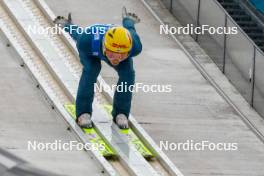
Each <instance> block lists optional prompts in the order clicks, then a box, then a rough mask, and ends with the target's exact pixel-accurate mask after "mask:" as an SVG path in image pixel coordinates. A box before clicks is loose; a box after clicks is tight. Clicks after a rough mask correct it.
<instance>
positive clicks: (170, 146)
mask: <svg viewBox="0 0 264 176" xmlns="http://www.w3.org/2000/svg"><path fill="white" fill-rule="evenodd" d="M160 149H161V150H170V151H176V150H177V151H182V150H183V151H205V150H209V151H236V150H238V143H225V142H219V143H214V142H210V141H199V142H194V141H193V140H187V141H185V142H178V143H175V142H169V141H160Z"/></svg>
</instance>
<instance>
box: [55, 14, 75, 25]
mask: <svg viewBox="0 0 264 176" xmlns="http://www.w3.org/2000/svg"><path fill="white" fill-rule="evenodd" d="M53 23H55V24H57V25H59V26H60V27H62V28H63V27H65V25H66V24H69V23H72V17H71V13H69V14H68V19H67V18H65V17H63V16H57V17H56V18H55V20H54V21H53Z"/></svg>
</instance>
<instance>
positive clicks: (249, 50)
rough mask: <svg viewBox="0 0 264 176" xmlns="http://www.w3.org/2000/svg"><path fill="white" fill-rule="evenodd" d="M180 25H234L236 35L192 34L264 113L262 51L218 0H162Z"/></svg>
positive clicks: (234, 83) (249, 100)
mask: <svg viewBox="0 0 264 176" xmlns="http://www.w3.org/2000/svg"><path fill="white" fill-rule="evenodd" d="M162 2H163V3H164V5H165V6H166V7H167V8H168V9H169V10H170V12H171V13H172V14H173V15H174V16H175V17H176V18H177V19H178V21H179V22H180V23H181V24H182V25H187V24H194V26H201V25H204V24H206V25H209V26H212V27H219V26H221V27H226V28H228V27H237V31H238V33H237V34H231V35H229V34H228V35H227V34H209V33H207V34H204V35H191V36H192V37H193V38H194V39H195V40H196V41H197V42H198V43H199V44H200V45H201V47H202V48H203V49H204V50H205V51H206V52H207V54H208V55H209V56H210V57H211V58H212V59H213V61H214V62H215V63H216V65H217V66H218V67H219V68H220V70H221V71H222V72H223V73H224V74H225V75H226V76H227V78H228V79H229V80H230V81H231V82H232V83H233V85H234V86H235V87H236V88H237V89H238V91H239V92H240V93H241V94H242V96H243V97H244V98H245V99H246V100H247V101H248V102H249V103H250V105H251V106H252V107H254V108H255V109H256V111H257V112H258V113H259V114H261V115H262V116H264V77H262V75H264V74H263V73H264V71H262V70H264V53H263V51H262V50H261V49H260V48H259V47H258V46H257V45H256V44H255V42H254V41H252V39H251V38H249V36H248V35H247V34H246V33H245V32H244V31H243V30H242V29H241V28H240V26H239V25H238V24H237V23H236V22H235V21H234V20H233V18H232V17H231V16H230V15H229V14H228V13H227V12H226V11H225V9H224V8H223V7H222V6H221V4H220V3H219V2H218V1H217V0H162Z"/></svg>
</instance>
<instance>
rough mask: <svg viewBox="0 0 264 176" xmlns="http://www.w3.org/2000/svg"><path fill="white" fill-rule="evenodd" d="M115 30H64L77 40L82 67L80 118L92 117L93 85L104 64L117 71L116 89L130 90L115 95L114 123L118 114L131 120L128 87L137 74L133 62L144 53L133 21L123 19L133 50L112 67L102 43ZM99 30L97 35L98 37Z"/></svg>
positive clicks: (95, 27)
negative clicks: (83, 116) (120, 87)
mask: <svg viewBox="0 0 264 176" xmlns="http://www.w3.org/2000/svg"><path fill="white" fill-rule="evenodd" d="M112 26H113V25H109V24H108V25H105V24H95V25H92V26H90V27H86V28H85V30H84V31H81V30H79V31H78V28H79V29H81V28H80V27H78V26H76V25H74V24H67V25H66V26H65V28H64V30H65V31H66V32H68V33H69V34H70V36H71V37H72V38H73V39H74V40H75V42H76V47H77V49H78V52H79V57H80V61H81V63H82V65H83V70H82V75H81V78H80V82H79V87H78V92H77V98H76V116H77V117H80V115H82V114H83V113H89V114H92V103H93V99H94V84H95V83H96V80H97V77H98V75H99V73H100V70H101V60H103V61H104V62H106V63H107V64H108V65H109V66H111V67H112V68H114V69H115V70H116V72H117V73H118V77H119V78H118V82H117V85H123V86H124V90H127V91H123V92H118V91H117V90H116V91H115V94H114V101H113V111H112V116H113V119H114V120H115V117H116V116H117V115H118V114H125V115H126V117H129V113H130V108H131V100H132V91H129V90H128V87H129V86H131V85H134V82H135V71H134V68H133V60H132V58H133V57H135V56H137V55H138V54H139V53H140V52H141V51H142V44H141V41H140V38H139V36H138V34H137V33H136V30H135V24H134V21H133V20H131V19H129V18H124V19H123V27H125V28H126V29H128V30H129V32H130V34H131V37H132V49H131V51H130V53H129V57H128V58H127V59H126V60H124V61H122V62H120V63H119V64H118V65H117V66H113V65H111V63H110V61H108V59H107V58H106V57H105V56H104V54H103V51H102V43H103V42H102V41H103V38H104V33H105V32H106V31H107V29H109V28H110V27H112ZM70 29H71V30H70ZM96 30H97V32H96V33H95V31H96ZM103 31H104V32H103Z"/></svg>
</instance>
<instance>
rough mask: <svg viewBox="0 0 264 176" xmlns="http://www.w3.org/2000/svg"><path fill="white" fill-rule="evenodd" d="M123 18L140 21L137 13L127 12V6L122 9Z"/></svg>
mask: <svg viewBox="0 0 264 176" xmlns="http://www.w3.org/2000/svg"><path fill="white" fill-rule="evenodd" d="M122 18H123V19H124V18H130V19H131V20H133V21H134V23H139V22H140V19H139V17H138V16H137V15H136V14H135V13H131V12H127V10H126V7H123V9H122Z"/></svg>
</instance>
